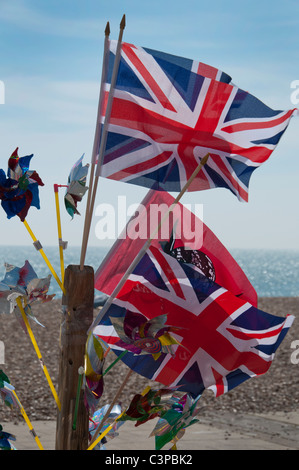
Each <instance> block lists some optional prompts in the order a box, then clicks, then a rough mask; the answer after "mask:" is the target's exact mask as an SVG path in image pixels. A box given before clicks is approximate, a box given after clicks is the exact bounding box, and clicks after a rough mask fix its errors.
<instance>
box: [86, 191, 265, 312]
mask: <svg viewBox="0 0 299 470" xmlns="http://www.w3.org/2000/svg"><path fill="white" fill-rule="evenodd" d="M174 202H175V198H174V197H173V196H172V195H171V194H169V193H167V192H165V191H154V190H149V191H148V193H147V194H146V196H145V197H144V199H143V200H142V202H141V203H140V205H139V207H138V209H137V210H136V214H134V216H132V217H131V219H130V220H129V222H128V223H127V225H126V227H125V228H124V230H123V232H122V233H121V234H120V236H119V238H118V239H117V240H116V242H115V243H114V244H113V245H112V247H111V249H110V250H109V251H108V253H107V255H106V257H105V259H104V260H103V262H102V263H101V265H100V266H99V268H98V269H97V271H96V272H95V288H96V289H97V290H99V291H100V292H103V293H105V294H107V295H111V294H112V293H113V291H114V289H115V288H116V287H117V285H118V284H119V282H120V281H121V279H122V278H123V276H125V274H126V272H127V270H128V269H129V267H130V265H131V263H132V261H133V260H134V259H135V258H136V256H137V255H138V253H139V252H140V251H141V250H142V248H143V246H144V243H145V241H146V240H147V239H148V238H150V236H151V234H152V233H153V232H154V230H155V229H156V228H157V226H158V223H159V221H160V220H162V218H163V217H164V216H165V214H166V212H167V211H168V210H169V209H170V207H172V206H173V205H174ZM138 228H139V229H140V232H141V233H140V232H139V233H138ZM151 245H152V246H155V247H157V248H158V249H160V250H163V251H165V252H166V253H169V254H171V255H172V256H174V257H176V258H177V259H180V260H182V261H183V260H184V261H188V260H189V262H193V263H196V265H197V267H201V270H202V273H203V274H204V275H205V276H206V277H209V278H211V279H212V280H213V281H215V282H216V283H217V284H219V285H221V286H222V287H225V289H227V290H229V291H230V292H231V293H232V294H234V295H236V296H237V297H240V298H241V299H243V300H246V301H248V302H250V303H251V304H252V305H253V306H254V307H257V301H258V299H257V293H256V291H255V289H254V287H253V286H252V284H251V282H250V281H249V279H248V278H247V276H246V274H245V273H244V271H243V270H242V268H241V267H240V266H239V264H238V263H237V261H236V260H235V259H234V258H233V256H232V255H231V254H230V252H229V251H228V250H227V249H226V248H225V246H224V245H223V244H222V243H221V241H220V240H219V238H217V236H216V235H215V234H214V233H213V232H212V230H210V228H209V227H208V226H207V225H206V224H204V223H203V221H202V220H201V217H198V216H197V215H196V214H194V212H192V211H190V210H189V209H188V207H187V205H183V204H181V203H180V202H178V203H177V204H176V205H175V207H174V208H173V210H172V212H171V214H170V215H169V218H168V220H165V221H164V224H162V226H161V229H160V230H159V231H158V232H157V235H156V236H155V237H154V239H153V240H152V242H151Z"/></svg>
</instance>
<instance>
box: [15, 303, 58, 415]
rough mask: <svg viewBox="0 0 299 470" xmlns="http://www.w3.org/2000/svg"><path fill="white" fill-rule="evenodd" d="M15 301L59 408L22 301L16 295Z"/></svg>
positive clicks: (56, 396)
mask: <svg viewBox="0 0 299 470" xmlns="http://www.w3.org/2000/svg"><path fill="white" fill-rule="evenodd" d="M16 302H17V305H18V307H19V309H20V312H21V314H22V317H23V320H24V323H25V325H26V328H27V331H28V333H29V336H30V339H31V342H32V344H33V347H34V350H35V352H36V355H37V357H38V359H39V361H40V364H41V366H42V369H43V372H44V374H45V376H46V379H47V381H48V384H49V386H50V389H51V392H52V394H53V396H54V399H55V401H56V404H57V407H58V409H59V410H60V408H61V405H60V401H59V398H58V395H57V393H56V390H55V388H54V385H53V382H52V380H51V377H50V375H49V372H48V369H47V368H46V366H45V364H44V361H43V358H42V355H41V352H40V350H39V347H38V345H37V342H36V340H35V337H34V334H33V331H32V329H31V326H30V323H29V321H28V318H27V315H26V313H25V310H24V308H23V305H22V301H21V297H17V299H16Z"/></svg>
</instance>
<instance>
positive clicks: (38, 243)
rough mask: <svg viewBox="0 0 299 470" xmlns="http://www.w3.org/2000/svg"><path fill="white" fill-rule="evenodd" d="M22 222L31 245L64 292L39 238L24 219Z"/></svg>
mask: <svg viewBox="0 0 299 470" xmlns="http://www.w3.org/2000/svg"><path fill="white" fill-rule="evenodd" d="M23 224H24V225H25V227H26V229H27V231H28V233H29V235H30V236H31V238H32V240H33V245H34V246H35V248H36V249H37V250H38V251H39V252H40V254H41V256H42V257H43V259H44V261H45V263H46V265H47V266H48V268H49V269H50V271H51V273H52V274H53V276H54V279H55V280H56V281H57V283H58V285H59V287H60V289H61V290H62V292H63V293H65V290H64V287H63V285H62V283H61V281H60V279H59V277H58V276H57V274H56V272H55V271H54V268H53V266H52V265H51V263H50V261H49V260H48V258H47V256H46V254H45V252H44V250H43V248H42V246H41V243H40V242H39V240H37V238H36V236H35V235H34V233H33V232H32V230H31V228H30V227H29V224H28V222H27V221H26V220H24V222H23Z"/></svg>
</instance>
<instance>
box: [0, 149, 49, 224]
mask: <svg viewBox="0 0 299 470" xmlns="http://www.w3.org/2000/svg"><path fill="white" fill-rule="evenodd" d="M32 157H33V154H32V155H27V156H25V157H21V158H20V157H19V156H18V147H17V148H16V150H15V151H14V152H13V153H12V155H11V157H10V158H9V160H8V171H7V177H6V175H5V172H4V170H2V169H0V199H1V205H2V207H3V209H4V211H5V212H6V215H7V218H8V219H11V218H12V217H14V216H15V215H17V216H18V217H19V218H20V219H21V221H22V222H24V220H25V218H26V216H27V213H28V210H29V208H30V207H31V206H34V207H36V208H37V209H40V204H39V190H38V186H43V185H44V183H43V182H42V180H41V179H40V177H39V175H38V174H37V172H36V171H35V170H33V171H32V170H29V165H30V160H31V158H32Z"/></svg>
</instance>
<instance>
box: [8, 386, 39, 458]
mask: <svg viewBox="0 0 299 470" xmlns="http://www.w3.org/2000/svg"><path fill="white" fill-rule="evenodd" d="M12 393H13V395H14V397H15V399H16V400H17V402H18V405H19V408H20V411H21V413H22V416H23V418H24V420H25V423H26V424H27V426H28V428H29V431H30V433H31V434H32V436H33V437H34V440H35V442H36V443H37V445H38V447H39V448H40V450H44V448H43V446H42V444H41V442H40V440H39V438H38V436H37V434H36V432H35V430H34V428H33V426H32V424H31V422H30V419H29V418H28V416H27V414H26V411H25V410H24V408H23V405H22V403H21V402H20V400H19V398H18V396H17V394H16V392H15V391H14V390H12Z"/></svg>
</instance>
